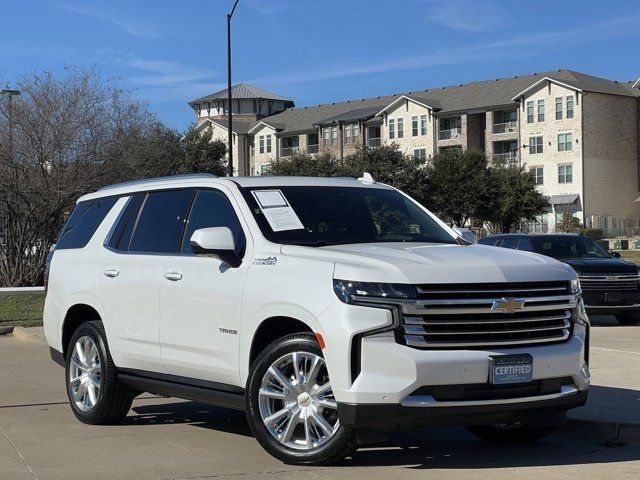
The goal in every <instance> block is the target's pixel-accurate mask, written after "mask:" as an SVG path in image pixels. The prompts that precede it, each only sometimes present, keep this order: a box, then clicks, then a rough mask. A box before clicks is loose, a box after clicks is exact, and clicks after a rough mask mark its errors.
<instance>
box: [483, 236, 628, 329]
mask: <svg viewBox="0 0 640 480" xmlns="http://www.w3.org/2000/svg"><path fill="white" fill-rule="evenodd" d="M478 243H481V244H483V245H493V246H496V247H503V248H513V249H516V250H525V251H527V252H535V253H540V254H542V255H546V256H548V257H553V258H556V259H558V260H560V261H562V262H565V263H567V264H569V265H571V266H572V267H573V269H574V270H575V271H576V273H577V274H578V277H579V278H580V285H581V286H582V297H583V299H584V303H585V307H586V309H587V313H591V314H597V315H615V317H616V320H617V321H618V323H620V324H621V325H636V324H637V323H639V322H640V289H639V288H638V287H639V286H640V284H639V281H640V274H639V273H640V272H639V269H638V265H636V264H635V263H632V262H629V261H627V260H623V259H621V258H620V254H619V253H617V252H607V251H606V250H605V249H603V248H602V247H601V246H600V245H598V244H597V243H596V242H594V241H593V240H591V239H590V238H588V237H585V236H583V235H577V234H503V235H490V236H488V237H485V238H483V239H481V240H480V241H479V242H478Z"/></svg>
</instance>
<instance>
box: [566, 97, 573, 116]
mask: <svg viewBox="0 0 640 480" xmlns="http://www.w3.org/2000/svg"><path fill="white" fill-rule="evenodd" d="M567 118H573V95H569V96H568V97H567Z"/></svg>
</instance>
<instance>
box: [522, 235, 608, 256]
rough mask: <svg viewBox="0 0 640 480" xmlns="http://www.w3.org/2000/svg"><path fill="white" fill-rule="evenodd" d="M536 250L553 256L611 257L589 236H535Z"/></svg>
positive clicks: (533, 240)
mask: <svg viewBox="0 0 640 480" xmlns="http://www.w3.org/2000/svg"><path fill="white" fill-rule="evenodd" d="M532 242H533V244H534V245H535V251H536V252H537V253H541V254H543V255H547V256H549V257H553V258H610V257H611V256H610V255H609V253H608V252H607V251H606V250H605V249H603V248H602V247H601V246H600V245H598V244H597V243H596V242H594V241H593V240H591V239H590V238H588V237H578V236H576V237H565V236H557V237H551V236H549V237H540V238H533V239H532Z"/></svg>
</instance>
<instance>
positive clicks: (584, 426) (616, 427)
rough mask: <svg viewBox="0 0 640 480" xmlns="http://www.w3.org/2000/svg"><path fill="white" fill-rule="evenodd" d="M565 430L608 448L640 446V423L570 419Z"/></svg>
mask: <svg viewBox="0 0 640 480" xmlns="http://www.w3.org/2000/svg"><path fill="white" fill-rule="evenodd" d="M565 428H567V429H570V430H575V431H577V433H579V434H581V435H585V436H589V437H591V438H595V439H596V440H599V441H601V442H602V443H604V444H605V445H608V446H620V445H625V444H628V443H633V444H640V423H622V422H615V421H601V420H591V419H582V418H569V420H568V421H567V423H566V427H565Z"/></svg>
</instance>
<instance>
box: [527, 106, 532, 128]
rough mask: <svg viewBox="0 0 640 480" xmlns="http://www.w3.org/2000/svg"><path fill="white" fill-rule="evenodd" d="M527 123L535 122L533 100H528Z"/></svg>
mask: <svg viewBox="0 0 640 480" xmlns="http://www.w3.org/2000/svg"><path fill="white" fill-rule="evenodd" d="M527 123H533V102H532V101H531V102H527Z"/></svg>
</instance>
